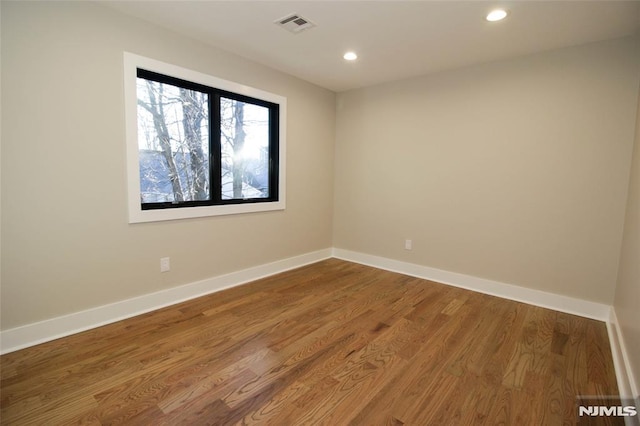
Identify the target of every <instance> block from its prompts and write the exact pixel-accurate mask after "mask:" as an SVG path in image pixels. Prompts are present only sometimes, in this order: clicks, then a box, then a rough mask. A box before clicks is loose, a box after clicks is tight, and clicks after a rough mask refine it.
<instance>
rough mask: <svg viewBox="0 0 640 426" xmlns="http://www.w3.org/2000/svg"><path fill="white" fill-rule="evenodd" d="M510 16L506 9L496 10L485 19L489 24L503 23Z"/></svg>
mask: <svg viewBox="0 0 640 426" xmlns="http://www.w3.org/2000/svg"><path fill="white" fill-rule="evenodd" d="M508 14H509V12H507V11H506V10H504V9H495V10H492V11H491V12H489V13H488V14H487V17H486V18H485V19H486V20H487V21H489V22H495V21H501V20H503V19H504V18H506V17H507V15H508Z"/></svg>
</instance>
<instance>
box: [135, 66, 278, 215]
mask: <svg viewBox="0 0 640 426" xmlns="http://www.w3.org/2000/svg"><path fill="white" fill-rule="evenodd" d="M136 77H137V78H143V79H146V80H150V81H155V82H158V83H164V84H170V85H173V86H176V87H182V88H185V89H189V90H196V91H199V92H202V93H206V94H207V95H208V97H209V132H208V134H209V200H197V201H179V202H177V201H170V202H153V203H143V202H141V203H140V208H141V210H159V209H175V208H188V207H201V206H223V205H238V204H257V203H274V202H278V201H280V188H279V182H280V178H279V173H280V167H279V163H280V161H279V158H280V105H279V104H277V103H275V102H270V101H266V100H264V99H259V98H255V97H251V96H247V95H243V94H240V93H235V92H230V91H228V90H223V89H218V88H215V87H212V86H208V85H204V84H201V83H195V82H192V81H188V80H184V79H181V78H178V77H172V76H170V75H166V74H162V73H158V72H155V71H150V70H147V69H144V68H140V67H137V68H136ZM136 96H137V95H136ZM220 98H227V99H231V100H235V101H239V102H244V103H248V104H253V105H258V106H261V107H265V108H267V109H268V111H269V147H268V155H269V165H268V174H269V177H268V184H269V196H268V197H256V198H242V199H240V198H222V161H221V159H222V140H221V138H222V136H221V131H220V127H221V117H220Z"/></svg>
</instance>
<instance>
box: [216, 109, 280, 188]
mask: <svg viewBox="0 0 640 426" xmlns="http://www.w3.org/2000/svg"><path fill="white" fill-rule="evenodd" d="M220 121H221V126H220V132H221V138H220V139H221V148H222V171H221V174H222V176H221V178H222V199H223V200H229V199H247V198H268V197H269V108H267V107H263V106H259V105H254V104H251V103H247V102H240V101H237V100H234V99H228V98H220Z"/></svg>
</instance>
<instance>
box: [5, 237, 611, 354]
mask: <svg viewBox="0 0 640 426" xmlns="http://www.w3.org/2000/svg"><path fill="white" fill-rule="evenodd" d="M330 257H336V258H339V259H343V260H348V261H351V262H356V263H361V264H364V265H369V266H373V267H376V268H380V269H385V270H389V271H393V272H398V273H402V274H405V275H410V276H414V277H418V278H424V279H428V280H432V281H437V282H439V283H443V284H448V285H452V286H455V287H461V288H466V289H468V290H473V291H477V292H480V293H486V294H490V295H493V296H497V297H502V298H505V299H510V300H515V301H519V302H523V303H528V304H531V305H536V306H541V307H544V308H549V309H554V310H556V311H561V312H567V313H570V314H574V315H579V316H583V317H587V318H592V319H596V320H600V321H605V322H607V323H609V322H610V320H611V318H610V306H608V305H604V304H601V303H595V302H590V301H586V300H581V299H575V298H571V297H567V296H561V295H557V294H553V293H547V292H543V291H539V290H533V289H529V288H525V287H519V286H515V285H510V284H505V283H501V282H497V281H491V280H487V279H483V278H477V277H473V276H470V275H464V274H459V273H455V272H449V271H444V270H440V269H435V268H430V267H427V266H421V265H416V264H412V263H407V262H402V261H397V260H393V259H388V258H383V257H378V256H373V255H369V254H364V253H358V252H353V251H349V250H344V249H338V248H333V249H324V250H319V251H316V252H311V253H307V254H303V255H300V256H295V257H291V258H288V259H283V260H279V261H276V262H273V263H268V264H264V265H259V266H255V267H252V268H248V269H244V270H242V271H237V272H232V273H230V274H226V275H221V276H217V277H212V278H209V279H206V280H202V281H198V282H194V283H190V284H186V285H183V286H180V287H174V288H170V289H167V290H163V291H159V292H156V293H151V294H146V295H143V296H139V297H135V298H132V299H127V300H123V301H120V302H116V303H111V304H108V305H103V306H99V307H97V308H93V309H88V310H85V311H80V312H75V313H72V314H69V315H64V316H61V317H56V318H52V319H48V320H45V321H41V322H37V323H33V324H27V325H24V326H21V327H16V328H13V329H9V330H5V331H2V332H0V353H1V354H4V353H9V352H13V351H16V350H19V349H23V348H26V347H29V346H34V345H37V344H39V343H44V342H48V341H51V340H54V339H58V338H61V337H65V336H69V335H71V334H75V333H79V332H81V331H85V330H89V329H92V328H96V327H100V326H102V325H106V324H110V323H113V322H116V321H120V320H123V319H126V318H131V317H133V316H136V315H140V314H143V313H146V312H150V311H153V310H156V309H160V308H163V307H166V306H170V305H173V304H176V303H180V302H183V301H186V300H189V299H194V298H196V297H200V296H204V295H207V294H210V293H214V292H216V291H220V290H224V289H226V288H230V287H235V286H238V285H241V284H245V283H247V282H250V281H254V280H257V279H260V278H264V277H266V276H269V275H274V274H277V273H280V272H284V271H287V270H289V269H294V268H297V267H300V266H304V265H307V264H310V263H314V262H318V261H320V260H324V259H328V258H330Z"/></svg>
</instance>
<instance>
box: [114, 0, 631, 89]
mask: <svg viewBox="0 0 640 426" xmlns="http://www.w3.org/2000/svg"><path fill="white" fill-rule="evenodd" d="M105 4H107V5H108V6H109V7H112V8H114V9H117V10H119V11H121V12H123V13H126V14H129V15H133V16H137V17H139V18H141V19H144V20H147V21H150V22H153V23H156V24H158V25H160V26H163V27H166V28H170V29H171V30H173V31H175V32H179V33H182V34H185V35H187V36H190V37H193V38H195V39H198V40H201V41H204V42H206V43H208V44H211V45H214V46H217V47H220V48H223V49H225V50H227V51H230V52H233V53H236V54H238V55H240V56H244V57H246V58H249V59H252V60H254V61H257V62H260V63H262V64H265V65H268V66H270V67H272V68H275V69H278V70H281V71H284V72H286V73H288V74H292V75H294V76H297V77H299V78H301V79H304V80H307V81H310V82H312V83H315V84H317V85H319V86H322V87H325V88H327V89H330V90H333V91H336V92H340V91H345V90H349V89H353V88H357V87H363V86H369V85H374V84H378V83H382V82H386V81H392V80H398V79H402V78H407V77H411V76H417V75H422V74H427V73H431V72H436V71H442V70H446V69H452V68H457V67H462V66H466V65H470V64H475V63H482V62H488V61H492V60H496V59H501V58H506V57H511V56H518V55H524V54H529V53H534V52H540V51H544V50H550V49H556V48H560V47H567V46H573V45H578V44H583V43H589V42H594V41H600V40H606V39H613V38H618V37H624V36H627V35H632V34H638V33H640V1H639V0H636V1H539V0H538V1H500V0H496V1H451V0H450V1H399V0H389V1H326V0H325V1H184V0H183V1H122V2H119V1H118V2H116V1H107V2H105ZM496 6H500V7H505V8H507V9H508V10H509V11H510V15H509V17H508V18H507V19H506V20H504V21H502V22H495V23H491V22H487V21H485V19H484V16H485V15H486V13H487V12H488V11H489V10H491V9H492V8H494V7H496ZM293 12H296V13H298V14H300V15H302V16H303V17H305V18H307V19H309V20H311V21H313V22H314V23H315V24H316V27H315V28H312V29H309V30H306V31H303V32H301V33H298V34H292V33H290V32H287V31H286V30H284V29H282V28H280V27H278V26H277V25H275V24H274V23H273V22H274V21H275V20H277V19H279V18H281V17H283V16H285V15H288V14H290V13H293ZM347 50H355V51H356V52H357V53H358V55H359V59H358V60H357V61H356V62H354V63H350V62H347V61H345V60H344V59H342V55H343V53H344V52H345V51H347Z"/></svg>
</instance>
